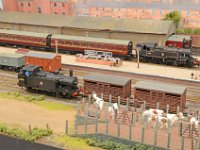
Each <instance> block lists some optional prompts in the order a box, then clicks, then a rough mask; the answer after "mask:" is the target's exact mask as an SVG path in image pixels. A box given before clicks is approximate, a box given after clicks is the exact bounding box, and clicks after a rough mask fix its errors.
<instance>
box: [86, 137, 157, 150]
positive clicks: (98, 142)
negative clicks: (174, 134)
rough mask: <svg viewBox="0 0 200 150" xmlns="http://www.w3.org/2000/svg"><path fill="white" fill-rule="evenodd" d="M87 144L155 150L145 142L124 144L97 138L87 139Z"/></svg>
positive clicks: (108, 148) (112, 149)
mask: <svg viewBox="0 0 200 150" xmlns="http://www.w3.org/2000/svg"><path fill="white" fill-rule="evenodd" d="M86 142H87V144H88V145H90V146H94V147H100V148H103V149H106V150H154V149H153V148H151V147H148V146H146V145H144V144H136V145H124V144H120V143H116V142H114V141H112V140H107V141H105V142H104V141H102V140H96V139H87V141H86Z"/></svg>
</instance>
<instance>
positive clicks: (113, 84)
mask: <svg viewBox="0 0 200 150" xmlns="http://www.w3.org/2000/svg"><path fill="white" fill-rule="evenodd" d="M83 80H84V95H85V96H88V95H89V94H92V93H93V92H95V93H96V94H97V95H98V96H100V95H101V94H102V93H103V96H104V100H105V101H109V95H110V94H111V95H112V103H114V102H117V97H118V96H120V98H121V103H125V104H126V99H127V98H130V97H131V79H130V78H127V77H121V76H113V75H105V74H96V73H94V74H89V75H86V76H85V77H84V79H83Z"/></svg>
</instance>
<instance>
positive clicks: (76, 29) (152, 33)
mask: <svg viewBox="0 0 200 150" xmlns="http://www.w3.org/2000/svg"><path fill="white" fill-rule="evenodd" d="M52 20H53V21H52ZM0 28H6V29H14V30H24V31H33V32H44V33H50V34H66V35H74V36H86V37H100V38H108V39H120V40H131V41H133V43H134V45H133V48H135V46H136V44H137V43H141V41H142V42H157V43H158V44H159V45H161V46H164V45H165V43H166V40H167V37H168V36H169V35H171V34H173V33H175V30H176V26H175V24H174V23H173V22H172V21H163V20H147V19H146V20H138V19H121V18H118V19H116V18H105V17H104V18H103V17H102V18H97V17H85V16H72V17H71V16H62V15H45V14H31V13H18V12H1V13H0Z"/></svg>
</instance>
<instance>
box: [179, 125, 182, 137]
mask: <svg viewBox="0 0 200 150" xmlns="http://www.w3.org/2000/svg"><path fill="white" fill-rule="evenodd" d="M182 129H183V124H182V122H181V123H180V124H179V136H182Z"/></svg>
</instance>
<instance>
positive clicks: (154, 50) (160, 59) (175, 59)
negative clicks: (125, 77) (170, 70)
mask: <svg viewBox="0 0 200 150" xmlns="http://www.w3.org/2000/svg"><path fill="white" fill-rule="evenodd" d="M138 45H139V46H138V48H139V49H140V54H139V56H140V61H143V62H150V63H159V64H167V65H173V66H184V67H193V66H194V65H199V61H198V60H197V59H196V58H194V57H193V56H192V54H191V50H190V49H182V48H180V49H177V48H169V47H158V46H156V45H154V46H148V45H146V44H138Z"/></svg>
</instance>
